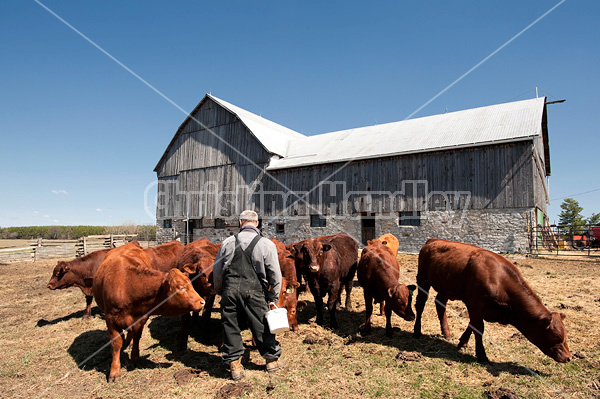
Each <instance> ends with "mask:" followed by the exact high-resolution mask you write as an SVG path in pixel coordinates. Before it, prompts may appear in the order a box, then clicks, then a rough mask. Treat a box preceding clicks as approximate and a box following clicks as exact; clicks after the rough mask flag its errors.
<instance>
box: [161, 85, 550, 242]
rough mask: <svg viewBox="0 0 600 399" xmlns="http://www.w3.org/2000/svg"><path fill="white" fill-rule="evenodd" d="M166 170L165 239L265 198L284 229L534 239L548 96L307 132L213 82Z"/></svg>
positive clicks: (214, 234) (267, 230)
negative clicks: (229, 98) (222, 92)
mask: <svg viewBox="0 0 600 399" xmlns="http://www.w3.org/2000/svg"><path fill="white" fill-rule="evenodd" d="M154 171H155V172H156V173H157V177H158V196H157V211H156V219H157V236H158V240H159V241H161V242H164V241H168V240H171V239H175V238H177V239H181V240H182V241H184V242H187V241H190V240H195V239H198V238H201V237H208V238H209V239H211V240H212V241H214V242H217V241H220V240H222V239H224V238H226V237H227V236H229V235H231V234H234V233H235V232H236V231H237V215H238V214H239V213H240V212H241V211H242V210H244V209H254V210H255V211H257V212H258V213H259V215H260V216H261V228H262V231H263V233H264V234H265V235H266V236H267V237H276V238H278V239H279V240H281V241H283V242H286V243H287V242H293V241H297V240H300V239H304V238H306V237H316V236H322V235H327V234H333V233H336V232H340V231H345V232H347V233H349V234H351V235H352V236H354V237H355V238H356V239H357V240H359V241H361V242H363V243H364V242H366V240H368V239H371V238H373V237H377V236H379V235H381V234H384V233H393V234H394V235H396V236H397V237H398V238H399V240H400V250H402V251H407V252H416V251H418V250H419V249H420V247H421V246H422V245H423V244H424V243H425V241H426V240H427V239H428V238H431V237H438V238H446V239H451V240H455V241H461V242H468V243H472V244H475V245H479V246H482V247H485V248H488V249H491V250H494V251H497V252H527V251H528V250H529V248H530V242H531V237H530V231H531V226H532V225H537V224H543V223H545V217H546V216H545V215H546V204H547V203H548V198H549V197H548V189H547V177H548V176H549V175H550V153H549V147H548V129H547V117H546V99H545V98H535V99H529V100H523V101H517V102H509V103H504V104H497V105H491V106H485V107H481V108H474V109H467V110H463V111H458V112H451V113H445V114H441V115H434V116H428V117H423V118H417V119H410V120H405V121H400V122H394V123H387V124H379V125H374V126H367V127H361V128H356V129H350V130H342V131H336V132H331V133H325V134H319V135H314V136H304V135H302V134H300V133H298V132H295V131H293V130H291V129H289V128H286V127H284V126H281V125H279V124H277V123H275V122H272V121H270V120H267V119H265V118H262V117H261V116H258V115H256V114H253V113H251V112H249V111H247V110H244V109H242V108H240V107H237V106H235V105H233V104H230V103H228V102H226V101H223V100H221V99H219V98H217V97H215V96H212V95H210V94H207V95H206V96H205V97H204V98H203V99H202V100H201V101H200V103H199V104H198V105H197V106H196V108H195V109H194V110H193V111H192V112H191V113H190V115H189V116H188V117H187V118H186V119H185V120H184V121H183V123H182V124H181V125H180V126H179V128H178V129H177V131H176V132H175V135H174V136H173V138H172V140H171V142H170V143H169V145H168V146H167V148H166V150H165V152H164V154H163V155H162V157H161V158H160V160H159V162H158V164H157V165H156V168H155V169H154Z"/></svg>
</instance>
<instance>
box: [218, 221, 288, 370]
mask: <svg viewBox="0 0 600 399" xmlns="http://www.w3.org/2000/svg"><path fill="white" fill-rule="evenodd" d="M213 282H214V288H215V291H216V292H217V294H219V295H221V323H222V324H223V347H222V349H221V357H222V359H223V362H224V363H225V364H226V365H228V366H229V371H230V372H231V378H232V379H233V380H234V381H238V380H240V379H242V377H243V376H244V367H243V366H242V355H243V354H244V346H243V343H242V336H241V326H240V324H245V322H246V321H247V323H248V325H249V327H250V330H251V331H252V335H253V336H254V340H255V342H256V345H257V347H258V351H259V352H260V354H261V356H262V357H263V358H265V359H266V368H267V371H268V372H274V371H277V370H279V369H280V368H281V367H283V364H282V363H281V361H280V360H279V357H280V356H281V347H280V346H279V342H277V340H276V339H275V335H273V334H271V332H270V331H269V327H268V325H267V320H266V318H265V313H266V312H267V311H268V310H269V307H271V308H273V307H275V304H277V303H278V302H279V291H280V289H281V269H280V267H279V260H278V257H277V248H276V247H275V244H273V243H272V242H271V241H270V240H267V239H266V238H263V237H261V234H260V230H258V215H257V214H256V212H254V211H249V210H248V211H244V212H242V213H241V214H240V232H239V233H238V234H236V235H234V236H231V237H228V238H227V239H226V240H225V241H223V245H221V248H220V249H219V252H218V253H217V257H216V258H215V263H214V268H213Z"/></svg>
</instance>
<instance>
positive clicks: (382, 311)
mask: <svg viewBox="0 0 600 399" xmlns="http://www.w3.org/2000/svg"><path fill="white" fill-rule="evenodd" d="M384 314H385V301H381V303H380V304H379V316H383V315H384Z"/></svg>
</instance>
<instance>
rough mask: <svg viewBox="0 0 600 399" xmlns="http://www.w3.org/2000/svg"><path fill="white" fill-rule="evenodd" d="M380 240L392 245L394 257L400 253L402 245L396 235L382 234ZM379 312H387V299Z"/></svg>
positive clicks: (382, 303)
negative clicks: (399, 249)
mask: <svg viewBox="0 0 600 399" xmlns="http://www.w3.org/2000/svg"><path fill="white" fill-rule="evenodd" d="M378 240H379V241H380V242H381V244H383V245H385V246H386V247H390V249H391V250H392V254H394V257H396V255H397V254H398V248H399V247H400V243H399V242H398V239H397V238H396V236H395V235H393V234H391V233H387V234H384V235H382V236H380V237H379V238H378ZM399 267H400V265H398V270H400V269H399ZM379 314H380V315H383V314H385V301H381V304H380V305H379Z"/></svg>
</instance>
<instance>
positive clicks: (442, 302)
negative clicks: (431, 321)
mask: <svg viewBox="0 0 600 399" xmlns="http://www.w3.org/2000/svg"><path fill="white" fill-rule="evenodd" d="M447 303H448V298H446V297H445V296H443V295H442V294H438V295H437V296H436V297H435V310H436V312H437V315H438V319H439V320H440V327H441V329H442V335H443V336H444V337H446V338H450V337H452V333H451V332H450V328H449V327H448V317H447V316H446V304H447Z"/></svg>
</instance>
